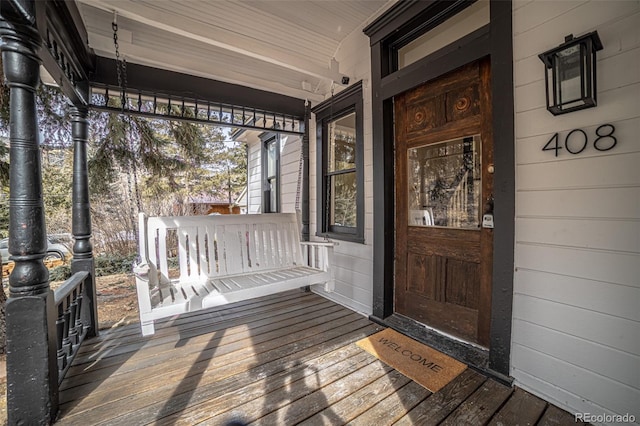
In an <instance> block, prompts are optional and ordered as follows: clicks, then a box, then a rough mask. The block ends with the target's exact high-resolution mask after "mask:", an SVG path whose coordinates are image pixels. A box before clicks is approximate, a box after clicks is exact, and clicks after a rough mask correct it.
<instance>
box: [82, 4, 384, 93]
mask: <svg viewBox="0 0 640 426" xmlns="http://www.w3.org/2000/svg"><path fill="white" fill-rule="evenodd" d="M77 2H78V4H79V10H80V13H81V15H82V18H83V20H84V24H85V26H86V29H87V32H88V38H89V46H90V47H91V48H93V49H94V51H95V53H96V54H97V55H99V56H105V57H108V58H114V57H115V51H114V45H113V32H112V28H111V22H112V21H113V17H114V11H115V12H117V14H118V17H117V23H118V42H119V46H120V54H121V56H123V57H124V58H126V60H127V61H128V62H131V63H138V64H141V65H147V66H152V67H156V68H163V69H167V70H171V71H177V72H182V73H187V74H192V75H195V76H200V77H205V78H210V79H214V80H219V81H224V82H228V83H234V84H240V85H243V86H247V87H252V88H256V89H261V90H266V91H271V92H276V93H280V94H283V95H288V96H292V97H296V98H301V99H310V100H313V101H319V100H322V99H324V95H325V94H326V93H328V92H329V90H330V86H331V82H332V81H338V82H339V81H340V80H341V76H342V75H344V72H343V70H342V69H340V68H339V65H338V64H336V63H333V64H332V59H333V57H334V55H335V54H336V51H337V50H338V48H339V47H340V45H341V43H342V41H343V40H344V39H345V38H346V37H347V36H348V35H349V34H351V33H352V32H353V31H361V29H362V28H363V27H364V26H365V25H367V24H368V23H369V22H371V21H372V20H373V19H374V18H375V17H376V16H378V14H379V12H380V11H381V10H383V9H386V8H387V7H388V6H390V5H391V4H392V3H394V2H395V0H304V1H300V0H298V1H293V0H284V1H282V0H270V1H266V0H257V1H229V0H216V1H199V0H198V1H194V0H141V1H124V0H77ZM350 77H351V82H353V81H354V77H353V76H350Z"/></svg>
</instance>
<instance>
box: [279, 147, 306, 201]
mask: <svg viewBox="0 0 640 426" xmlns="http://www.w3.org/2000/svg"><path fill="white" fill-rule="evenodd" d="M301 149H302V140H301V138H300V137H299V136H290V135H289V136H286V135H283V136H282V137H281V139H280V180H281V186H280V207H281V210H280V211H282V212H284V213H293V212H295V211H296V194H297V193H298V192H297V189H298V174H299V169H300V154H301V152H300V151H301ZM300 188H302V187H300ZM301 191H302V189H301ZM299 203H300V205H298V206H297V207H298V209H300V208H301V206H302V194H300V201H299Z"/></svg>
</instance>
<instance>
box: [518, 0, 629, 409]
mask: <svg viewBox="0 0 640 426" xmlns="http://www.w3.org/2000/svg"><path fill="white" fill-rule="evenodd" d="M513 19H514V21H513V31H514V81H515V109H516V256H515V263H516V265H515V267H516V272H515V278H514V279H515V283H514V301H513V333H512V353H511V358H512V359H511V368H512V375H513V377H514V378H515V380H516V384H518V385H519V386H521V387H523V388H524V389H526V390H529V391H531V392H533V393H536V394H538V395H540V396H542V397H545V398H547V399H549V400H550V401H552V402H554V403H556V404H558V405H560V406H561V407H563V408H565V409H567V410H569V411H571V412H589V413H592V414H614V413H617V414H625V413H630V414H633V415H635V417H636V421H638V419H640V409H639V408H638V407H640V313H639V312H640V309H639V308H640V172H639V166H638V164H640V136H639V135H640V30H638V28H640V2H638V1H607V2H601V1H592V2H582V1H563V2H546V1H538V0H534V1H517V2H515V3H514V12H513ZM594 30H597V31H598V33H599V35H600V37H601V39H602V42H603V45H604V50H602V51H600V52H598V107H596V108H591V109H587V110H583V111H577V112H573V113H569V114H565V115H559V116H556V117H554V116H553V115H551V114H550V113H549V112H548V111H547V110H546V108H545V98H544V71H543V65H542V62H541V61H540V59H539V58H538V57H537V55H538V54H539V53H541V52H543V51H545V50H548V49H550V48H552V47H555V46H557V45H559V44H560V43H562V41H563V40H564V36H565V35H566V34H568V33H573V34H574V35H576V36H579V35H582V34H584V33H587V32H590V31H594ZM605 123H609V124H612V125H614V126H615V133H614V134H615V136H616V138H617V139H618V143H617V145H616V147H615V148H614V149H612V150H609V151H604V152H600V151H597V150H595V149H594V148H593V146H592V143H593V140H594V138H595V131H596V129H597V128H598V126H600V125H602V124H605ZM573 129H582V130H584V131H585V132H586V134H587V135H588V138H589V144H588V146H587V148H586V149H585V150H584V152H583V153H581V154H578V155H571V154H569V153H568V152H566V149H562V150H560V151H559V154H558V157H555V156H554V151H542V147H543V146H545V144H546V143H547V141H549V140H550V139H551V137H552V136H553V135H554V133H556V132H558V133H559V135H560V143H561V144H562V143H563V142H564V137H565V136H566V135H567V134H568V133H569V132H570V131H571V130H573ZM576 136H578V135H576ZM577 142H579V140H578V139H575V140H573V143H577Z"/></svg>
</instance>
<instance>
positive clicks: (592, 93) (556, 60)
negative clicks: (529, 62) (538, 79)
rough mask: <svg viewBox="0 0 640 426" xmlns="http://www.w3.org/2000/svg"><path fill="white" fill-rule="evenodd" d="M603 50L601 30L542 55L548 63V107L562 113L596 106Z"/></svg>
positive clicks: (566, 39) (566, 42)
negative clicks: (598, 65)
mask: <svg viewBox="0 0 640 426" xmlns="http://www.w3.org/2000/svg"><path fill="white" fill-rule="evenodd" d="M598 50H602V42H601V41H600V37H599V36H598V32H597V31H594V32H591V33H589V34H585V35H583V36H580V37H577V38H573V34H569V35H568V36H566V37H565V38H564V43H562V44H561V45H560V46H558V47H556V48H554V49H551V50H547V51H546V52H544V53H541V54H540V55H538V57H539V58H540V59H541V60H542V62H544V65H545V76H544V82H545V86H546V90H547V109H548V110H549V112H551V114H553V115H558V114H564V113H567V112H571V111H576V110H579V109H584V108H591V107H594V106H596V52H597V51H598Z"/></svg>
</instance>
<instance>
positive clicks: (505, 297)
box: [364, 0, 515, 380]
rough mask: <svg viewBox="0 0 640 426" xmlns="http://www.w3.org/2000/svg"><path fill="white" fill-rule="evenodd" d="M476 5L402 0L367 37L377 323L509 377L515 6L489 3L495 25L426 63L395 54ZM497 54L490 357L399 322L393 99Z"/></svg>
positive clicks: (494, 65) (374, 316) (492, 0)
mask: <svg viewBox="0 0 640 426" xmlns="http://www.w3.org/2000/svg"><path fill="white" fill-rule="evenodd" d="M469 4H470V2H466V1H462V0H458V1H455V2H438V1H435V0H434V1H420V2H399V3H396V5H395V6H393V7H392V8H390V9H389V10H388V11H387V12H386V13H385V14H383V15H382V16H380V17H379V18H378V19H377V20H376V21H374V22H373V23H371V24H370V25H369V26H368V27H367V28H365V29H364V32H365V34H366V35H367V36H369V39H370V44H371V86H372V123H373V168H374V170H382V173H375V174H374V177H373V187H374V188H378V189H377V190H376V191H374V193H373V213H374V215H373V221H374V223H373V240H374V244H373V314H372V315H371V319H372V320H374V321H376V322H379V323H381V324H384V325H388V326H392V327H394V328H399V329H401V331H404V332H406V333H408V334H410V335H412V336H414V337H417V338H421V337H423V340H427V341H429V343H431V344H433V345H435V346H440V347H441V349H442V350H445V351H447V352H449V353H452V354H453V355H458V356H460V357H461V358H462V359H464V360H467V361H468V362H470V363H471V364H475V365H476V366H477V367H479V368H482V369H483V370H487V371H488V372H490V373H493V374H494V375H496V376H498V377H502V378H504V379H505V380H508V376H509V360H510V349H511V320H512V317H511V313H512V302H513V272H514V271H513V267H514V235H515V220H514V217H515V160H514V158H515V157H514V151H515V149H514V97H513V50H512V48H513V38H512V37H513V36H512V4H511V1H504V0H490V23H489V24H487V25H485V26H484V27H482V28H480V29H478V30H476V31H474V32H472V33H470V34H469V35H467V36H465V37H463V38H461V39H459V40H457V41H456V42H454V43H452V44H450V45H448V46H446V47H444V48H442V49H440V50H439V51H437V52H435V53H432V54H430V55H428V56H426V57H425V58H422V59H421V60H419V61H417V62H415V63H413V64H411V65H409V66H407V67H405V68H402V69H400V70H397V71H394V70H393V68H392V67H393V64H394V57H393V56H394V55H393V51H394V49H395V48H396V46H397V44H398V43H400V42H402V40H403V39H406V38H407V37H410V36H411V35H414V34H423V33H425V32H426V31H428V30H430V29H432V28H435V27H436V26H437V25H439V24H440V23H442V22H444V21H445V20H446V19H448V18H449V17H451V16H453V15H455V14H456V13H458V12H459V11H461V10H462V9H464V8H465V7H467V6H468V5H469ZM485 56H490V61H491V93H492V110H493V114H492V116H493V118H492V129H493V143H494V164H495V173H494V200H495V208H494V221H495V223H496V228H495V229H494V260H493V285H492V296H491V297H492V306H491V331H490V343H489V351H488V353H483V351H482V350H477V349H476V348H474V347H471V346H470V345H466V344H458V343H457V342H455V341H453V340H452V339H447V338H446V337H445V338H443V337H442V336H435V338H429V336H428V334H429V333H427V332H425V329H424V327H421V326H419V325H417V324H412V323H406V321H405V322H403V320H402V319H400V320H398V319H397V318H394V317H395V315H394V309H393V301H394V295H393V286H394V279H393V277H394V271H393V268H394V261H393V259H394V256H395V253H394V248H393V247H394V238H395V236H394V226H395V202H394V192H393V191H394V188H395V185H394V184H393V183H394V174H395V170H394V155H393V154H394V128H393V96H395V95H398V94H400V93H402V92H404V91H406V90H408V89H411V88H413V87H416V86H419V85H421V84H422V83H425V82H427V81H429V80H432V79H434V78H436V77H438V76H441V75H443V74H445V73H447V72H449V71H452V70H454V69H456V68H459V67H461V66H462V65H465V64H467V63H470V62H473V61H474V60H477V59H480V58H482V57H485Z"/></svg>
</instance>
